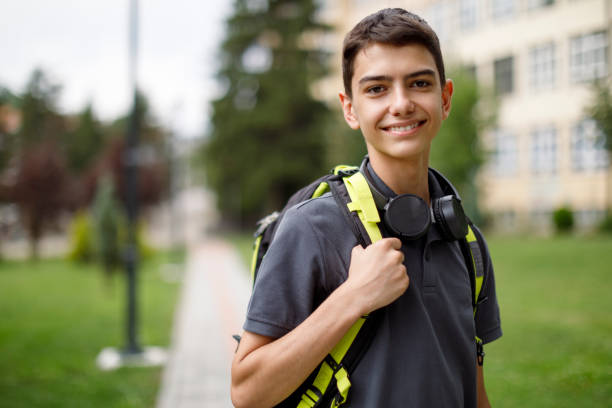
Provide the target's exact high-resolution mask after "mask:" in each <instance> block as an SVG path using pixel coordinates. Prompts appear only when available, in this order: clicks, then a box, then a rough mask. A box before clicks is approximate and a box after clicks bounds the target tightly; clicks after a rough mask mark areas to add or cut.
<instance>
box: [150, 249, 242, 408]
mask: <svg viewBox="0 0 612 408" xmlns="http://www.w3.org/2000/svg"><path fill="white" fill-rule="evenodd" d="M249 295H250V283H249V279H248V273H247V270H246V267H245V265H244V263H243V262H242V260H241V259H240V258H239V255H238V254H237V252H236V251H235V250H234V248H233V247H232V246H230V245H229V244H228V243H226V242H223V241H220V240H217V239H213V238H210V237H209V238H206V239H205V240H204V241H203V242H200V243H197V244H194V245H193V246H192V247H190V249H189V250H188V255H187V265H186V272H185V276H184V280H183V287H182V293H181V298H180V303H179V304H178V309H177V313H176V315H175V321H174V328H173V337H172V346H171V350H170V357H169V361H168V363H167V365H166V367H165V368H164V373H163V377H162V386H161V389H160V392H159V394H158V400H157V408H195V407H207V408H225V407H231V406H232V404H231V400H230V391H229V383H230V363H231V359H232V357H233V354H234V350H235V348H236V341H235V340H234V339H233V338H232V334H237V333H240V332H241V331H242V323H243V319H244V315H245V312H246V306H247V302H248V298H249Z"/></svg>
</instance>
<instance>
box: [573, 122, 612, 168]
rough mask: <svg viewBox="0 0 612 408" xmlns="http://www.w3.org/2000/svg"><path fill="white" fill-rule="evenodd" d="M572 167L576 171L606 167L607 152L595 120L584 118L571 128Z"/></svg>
mask: <svg viewBox="0 0 612 408" xmlns="http://www.w3.org/2000/svg"><path fill="white" fill-rule="evenodd" d="M571 152H572V168H573V169H574V170H576V171H585V170H599V169H607V168H608V152H607V151H606V148H605V146H604V138H603V137H602V135H601V132H600V131H599V129H598V128H597V125H596V124H595V121H594V120H592V119H586V120H583V121H582V122H580V123H578V124H577V125H576V126H574V128H573V129H572V138H571Z"/></svg>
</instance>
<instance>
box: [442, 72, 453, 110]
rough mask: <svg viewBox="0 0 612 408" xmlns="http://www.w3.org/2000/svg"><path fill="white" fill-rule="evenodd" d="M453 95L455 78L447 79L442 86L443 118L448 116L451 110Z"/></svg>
mask: <svg viewBox="0 0 612 408" xmlns="http://www.w3.org/2000/svg"><path fill="white" fill-rule="evenodd" d="M452 97H453V80H452V79H447V80H446V84H444V88H442V119H446V118H448V115H449V114H450V111H451V99H452Z"/></svg>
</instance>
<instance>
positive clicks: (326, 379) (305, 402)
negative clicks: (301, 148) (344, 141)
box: [298, 166, 382, 408]
mask: <svg viewBox="0 0 612 408" xmlns="http://www.w3.org/2000/svg"><path fill="white" fill-rule="evenodd" d="M337 170H356V169H355V168H354V167H351V166H338V167H336V169H334V173H335V174H338V172H337ZM343 181H344V185H345V186H346V189H347V191H348V194H349V197H350V199H351V202H350V203H348V204H347V206H348V208H349V210H350V211H355V212H357V214H358V216H359V219H360V220H361V223H362V224H363V226H364V227H365V229H366V232H367V233H368V236H369V237H370V240H371V241H372V243H374V242H376V241H379V240H381V239H382V235H381V233H380V229H379V228H378V223H379V222H380V216H379V214H378V209H377V208H376V204H375V203H374V198H373V197H372V193H371V192H370V186H369V185H368V182H367V180H366V179H365V177H364V176H363V174H362V173H360V172H355V173H354V174H353V175H351V176H347V177H343ZM367 317H368V316H362V317H360V318H359V319H358V320H357V321H356V322H355V323H354V324H353V326H351V328H350V329H349V330H348V332H347V333H346V334H345V335H344V337H342V339H341V340H340V342H338V344H336V346H335V347H334V348H333V349H332V351H331V352H330V353H329V355H328V356H327V357H326V359H325V360H324V361H323V363H321V365H320V367H319V371H318V373H317V375H316V377H315V380H314V381H313V383H312V385H311V386H310V388H309V389H308V390H307V391H306V392H305V393H303V394H302V399H301V401H300V402H299V404H298V408H312V407H314V406H315V405H316V404H317V402H318V401H319V400H320V399H321V398H322V396H323V395H324V394H325V392H326V391H327V388H328V387H329V385H330V383H331V382H332V378H335V379H336V387H337V388H338V396H337V397H336V398H335V399H334V400H333V401H332V404H331V407H338V406H340V405H342V404H343V403H344V401H346V398H347V396H348V392H349V389H350V387H351V382H350V379H349V376H348V372H347V371H346V369H345V368H344V367H343V366H342V365H341V362H342V360H343V358H344V356H345V355H346V353H347V352H348V350H349V348H350V347H351V345H352V344H353V342H354V341H355V338H356V337H357V334H358V333H359V330H361V327H362V326H363V324H364V323H365V321H366V319H367Z"/></svg>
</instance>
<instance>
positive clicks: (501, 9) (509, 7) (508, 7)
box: [491, 0, 514, 19]
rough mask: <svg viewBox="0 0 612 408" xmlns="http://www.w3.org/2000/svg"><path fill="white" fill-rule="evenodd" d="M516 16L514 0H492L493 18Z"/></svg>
mask: <svg viewBox="0 0 612 408" xmlns="http://www.w3.org/2000/svg"><path fill="white" fill-rule="evenodd" d="M513 15H514V0H491V16H492V17H493V19H502V18H508V17H512V16H513Z"/></svg>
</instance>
